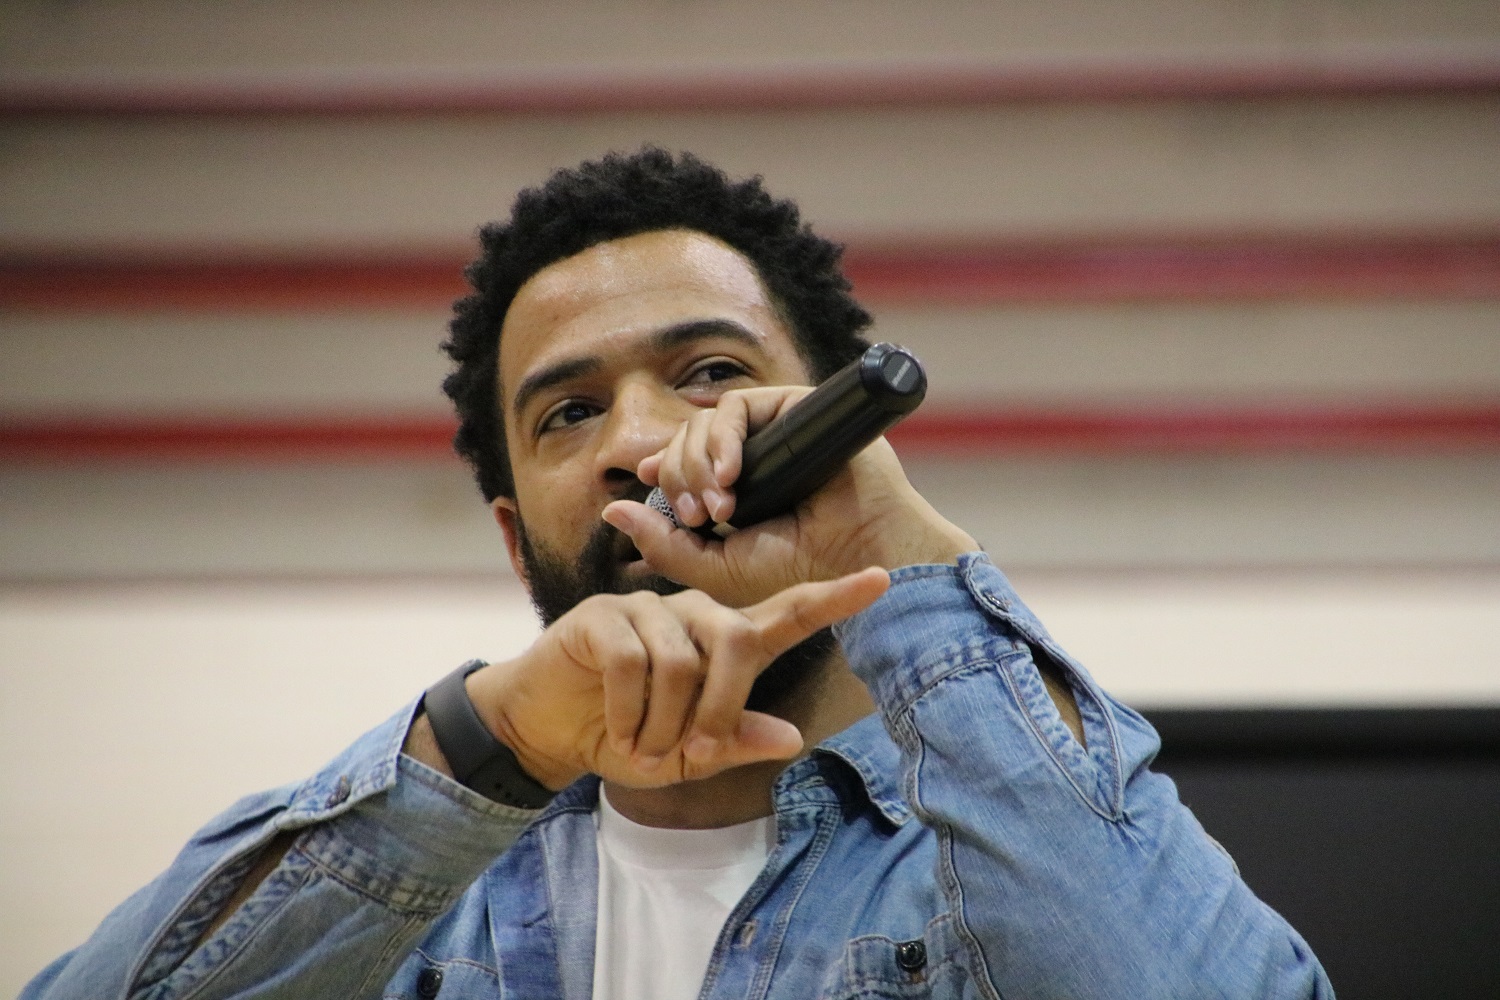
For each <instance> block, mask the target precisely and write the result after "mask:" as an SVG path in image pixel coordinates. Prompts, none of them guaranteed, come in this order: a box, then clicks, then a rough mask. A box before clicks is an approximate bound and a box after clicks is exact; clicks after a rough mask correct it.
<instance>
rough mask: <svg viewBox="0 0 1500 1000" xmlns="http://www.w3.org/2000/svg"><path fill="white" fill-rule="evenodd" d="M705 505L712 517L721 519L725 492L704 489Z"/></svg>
mask: <svg viewBox="0 0 1500 1000" xmlns="http://www.w3.org/2000/svg"><path fill="white" fill-rule="evenodd" d="M703 506H705V507H707V508H708V513H709V516H710V517H712V518H713V519H714V520H715V521H717V520H719V519H720V518H719V512H720V511H722V510H723V509H724V494H722V493H720V492H719V491H718V490H711V489H710V490H704V491H703Z"/></svg>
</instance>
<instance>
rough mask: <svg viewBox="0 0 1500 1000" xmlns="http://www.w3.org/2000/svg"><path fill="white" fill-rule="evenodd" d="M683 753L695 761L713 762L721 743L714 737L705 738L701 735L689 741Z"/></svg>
mask: <svg viewBox="0 0 1500 1000" xmlns="http://www.w3.org/2000/svg"><path fill="white" fill-rule="evenodd" d="M682 752H683V753H684V754H686V755H687V756H688V757H690V758H692V759H693V760H699V761H702V760H711V759H712V758H713V756H714V755H715V754H717V753H718V752H719V741H718V740H716V739H714V738H713V737H712V736H704V735H703V734H702V733H699V734H698V735H697V736H694V737H693V738H692V739H690V740H688V741H687V746H685V747H683V748H682Z"/></svg>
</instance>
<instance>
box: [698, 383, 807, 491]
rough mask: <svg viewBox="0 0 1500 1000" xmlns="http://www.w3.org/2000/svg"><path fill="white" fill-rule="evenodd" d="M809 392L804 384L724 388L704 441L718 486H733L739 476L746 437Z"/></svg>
mask: <svg viewBox="0 0 1500 1000" xmlns="http://www.w3.org/2000/svg"><path fill="white" fill-rule="evenodd" d="M809 392H812V389H810V388H808V387H807V386H761V387H760V388H756V389H736V390H734V391H733V392H726V393H725V394H724V395H723V396H722V397H721V398H720V399H719V404H718V406H717V407H715V410H714V419H713V423H712V424H710V425H709V428H708V435H707V444H708V457H709V461H710V462H712V463H713V470H714V478H715V479H716V480H717V481H718V484H719V485H720V486H725V487H728V486H733V485H734V483H735V481H736V480H738V479H739V477H740V459H741V457H742V451H743V449H744V444H745V439H746V438H747V437H749V436H750V435H751V434H752V433H754V430H759V429H760V428H762V427H764V426H765V425H766V424H769V423H770V422H771V421H772V420H774V419H776V418H777V417H779V416H780V415H781V414H783V413H785V412H786V411H787V410H788V409H790V408H791V406H792V405H793V404H794V403H796V402H797V401H798V400H799V399H801V398H802V397H803V396H805V395H807V394H808V393H809ZM752 428H753V429H754V430H752Z"/></svg>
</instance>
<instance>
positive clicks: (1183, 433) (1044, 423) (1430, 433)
mask: <svg viewBox="0 0 1500 1000" xmlns="http://www.w3.org/2000/svg"><path fill="white" fill-rule="evenodd" d="M453 428H454V424H453V422H452V421H450V420H443V419H430V418H414V419H409V420H399V419H395V420H358V419H348V420H338V419H329V420H323V421H318V420H307V421H293V420H258V421H219V420H213V419H202V420H195V419H192V418H189V417H180V418H177V419H170V420H168V419H159V420H128V419H125V420H109V419H98V420H26V421H19V420H13V421H9V422H5V423H0V461H10V462H17V461H22V462H60V461H65V462H72V461H79V460H110V461H135V460H151V461H159V460H174V461H223V460H235V459H277V460H286V459H292V460H297V459H315V460H327V459H377V460H406V459H436V458H442V457H443V456H445V455H446V454H448V453H449V449H450V441H451V440H452V434H453ZM889 437H890V439H891V441H892V443H893V444H894V445H895V446H896V447H897V448H899V449H901V450H902V451H903V452H910V453H917V454H928V453H946V454H952V453H976V454H978V453H997V452H1025V451H1042V452H1065V453H1078V452H1082V453H1105V454H1108V453H1131V452H1147V453H1161V452H1166V453H1179V452H1181V453H1199V452H1209V453H1213V452H1231V453H1232V452H1241V451H1288V450H1358V451H1363V450H1376V451H1385V450H1396V451H1399V450H1405V449H1422V450H1430V449H1432V448H1459V449H1476V448H1477V449H1487V450H1488V449H1497V448H1500V404H1492V405H1474V406H1468V407H1443V408H1439V407H1433V408H1417V407H1408V408H1389V409H1379V408H1364V409H1354V408H1340V409H1326V410H1300V411H1299V410H1270V409H1264V410H1238V411H1216V410H1199V411H1191V410H1176V411H1160V412H1150V411H1084V410H1080V411H1052V412H1048V411H1031V412H1015V411H1011V412H1007V411H991V412H973V411H964V412H962V413H960V412H956V411H948V412H925V413H920V414H917V415H915V416H913V417H911V418H910V419H908V420H906V421H905V422H903V423H902V424H900V425H899V426H897V427H896V428H894V429H893V430H892V431H891V432H890V434H889Z"/></svg>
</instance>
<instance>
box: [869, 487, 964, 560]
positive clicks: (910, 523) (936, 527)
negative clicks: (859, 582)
mask: <svg viewBox="0 0 1500 1000" xmlns="http://www.w3.org/2000/svg"><path fill="white" fill-rule="evenodd" d="M866 537H867V538H868V539H869V544H868V545H867V546H866V547H865V549H864V550H863V551H861V552H859V553H858V558H856V559H855V560H853V562H857V563H858V565H850V566H849V567H848V568H847V569H846V572H851V573H852V572H856V571H858V570H861V569H864V568H865V567H866V566H883V567H885V568H886V569H888V570H895V569H900V568H901V567H903V566H917V565H926V564H938V565H944V564H953V563H957V562H958V557H959V556H961V555H963V554H964V553H965V552H974V551H977V550H978V549H979V543H978V542H976V541H975V540H974V538H973V536H971V535H970V534H969V533H968V532H966V531H964V530H962V529H961V528H959V527H958V526H957V525H954V524H953V523H952V522H950V521H948V520H947V519H946V518H944V517H943V516H942V515H941V514H939V513H938V512H937V510H936V509H935V508H933V507H932V505H930V504H929V503H927V501H926V500H925V499H923V498H922V497H921V496H920V495H919V494H916V493H915V491H913V499H912V502H911V504H910V505H909V506H907V507H905V508H904V509H903V511H902V513H901V515H900V516H897V517H892V518H889V519H887V521H886V523H884V524H881V525H879V526H877V527H876V528H875V529H874V530H872V531H869V532H868V533H867V535H866ZM861 560H862V561H861Z"/></svg>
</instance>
